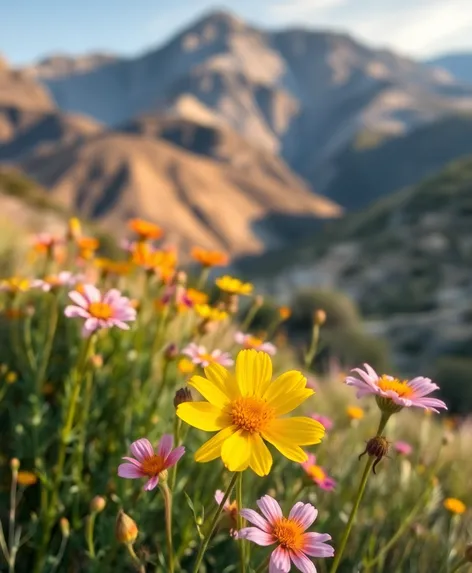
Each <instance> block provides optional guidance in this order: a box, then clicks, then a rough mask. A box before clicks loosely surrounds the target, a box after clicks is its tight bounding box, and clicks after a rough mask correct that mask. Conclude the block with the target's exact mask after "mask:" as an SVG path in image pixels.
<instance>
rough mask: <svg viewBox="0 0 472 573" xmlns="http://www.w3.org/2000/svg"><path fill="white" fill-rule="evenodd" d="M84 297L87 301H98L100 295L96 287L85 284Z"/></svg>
mask: <svg viewBox="0 0 472 573" xmlns="http://www.w3.org/2000/svg"><path fill="white" fill-rule="evenodd" d="M83 291H84V297H85V298H86V300H87V301H89V302H100V300H101V297H102V295H101V294H100V291H99V290H98V288H97V287H96V286H94V285H91V284H85V285H84V286H83Z"/></svg>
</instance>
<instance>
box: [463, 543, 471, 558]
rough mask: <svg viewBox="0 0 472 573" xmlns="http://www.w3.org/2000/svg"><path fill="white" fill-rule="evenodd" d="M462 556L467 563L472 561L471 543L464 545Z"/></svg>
mask: <svg viewBox="0 0 472 573" xmlns="http://www.w3.org/2000/svg"><path fill="white" fill-rule="evenodd" d="M464 557H465V560H466V561H467V563H472V543H468V544H467V545H466V548H465V552H464Z"/></svg>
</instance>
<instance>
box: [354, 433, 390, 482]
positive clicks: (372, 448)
mask: <svg viewBox="0 0 472 573" xmlns="http://www.w3.org/2000/svg"><path fill="white" fill-rule="evenodd" d="M389 446H390V444H389V442H388V441H387V439H386V438H385V436H375V437H373V438H371V439H370V440H369V441H368V442H367V445H366V448H365V450H364V451H363V452H362V454H360V456H359V459H361V458H362V456H363V455H364V454H368V455H369V456H370V457H372V458H375V462H374V465H373V466H372V471H373V472H374V474H375V473H376V471H375V468H376V467H377V465H378V464H379V463H380V462H381V461H382V458H384V457H385V456H387V455H388V450H389Z"/></svg>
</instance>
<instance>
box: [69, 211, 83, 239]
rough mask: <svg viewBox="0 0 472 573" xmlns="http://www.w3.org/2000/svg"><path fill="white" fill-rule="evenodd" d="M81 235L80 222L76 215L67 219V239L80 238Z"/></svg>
mask: <svg viewBox="0 0 472 573" xmlns="http://www.w3.org/2000/svg"><path fill="white" fill-rule="evenodd" d="M81 235H82V226H81V224H80V221H79V219H77V217H72V219H69V222H68V224H67V238H68V239H69V240H75V239H78V238H80V237H81Z"/></svg>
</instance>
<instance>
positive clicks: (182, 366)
mask: <svg viewBox="0 0 472 573" xmlns="http://www.w3.org/2000/svg"><path fill="white" fill-rule="evenodd" d="M177 370H178V371H179V372H180V373H181V374H191V373H192V372H193V371H194V370H195V364H194V363H193V362H192V361H191V360H189V359H188V358H182V359H181V360H179V361H178V363H177Z"/></svg>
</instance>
